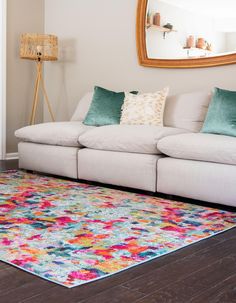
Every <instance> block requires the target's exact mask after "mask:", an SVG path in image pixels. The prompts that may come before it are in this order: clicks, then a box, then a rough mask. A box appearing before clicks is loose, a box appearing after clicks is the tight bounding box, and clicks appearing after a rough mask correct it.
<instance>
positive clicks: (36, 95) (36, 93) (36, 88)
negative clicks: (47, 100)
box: [30, 62, 40, 125]
mask: <svg viewBox="0 0 236 303" xmlns="http://www.w3.org/2000/svg"><path fill="white" fill-rule="evenodd" d="M39 63H40V62H38V63H37V76H36V80H35V86H34V100H33V107H32V112H31V116H30V124H31V125H32V124H33V123H34V118H35V113H36V107H37V102H38V91H39V83H40V65H39Z"/></svg>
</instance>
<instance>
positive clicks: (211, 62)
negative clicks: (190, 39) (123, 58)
mask: <svg viewBox="0 0 236 303" xmlns="http://www.w3.org/2000/svg"><path fill="white" fill-rule="evenodd" d="M147 4H148V0H138V5H137V16H136V42H137V53H138V59H139V64H140V65H142V66H147V67H160V68H196V67H210V66H220V65H227V64H234V63H236V53H235V54H228V55H219V56H214V57H206V58H194V59H151V58H148V56H147V48H146V32H145V23H146V10H147Z"/></svg>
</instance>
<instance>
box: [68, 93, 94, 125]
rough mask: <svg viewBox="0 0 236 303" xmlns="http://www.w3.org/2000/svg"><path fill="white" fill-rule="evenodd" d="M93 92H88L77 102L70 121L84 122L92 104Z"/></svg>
mask: <svg viewBox="0 0 236 303" xmlns="http://www.w3.org/2000/svg"><path fill="white" fill-rule="evenodd" d="M92 98H93V92H89V93H87V94H86V95H84V96H83V97H82V99H81V100H80V101H79V103H78V105H77V108H76V110H75V112H74V114H73V116H72V118H71V121H84V119H85V117H86V115H87V112H88V110H89V107H90V104H91V102H92Z"/></svg>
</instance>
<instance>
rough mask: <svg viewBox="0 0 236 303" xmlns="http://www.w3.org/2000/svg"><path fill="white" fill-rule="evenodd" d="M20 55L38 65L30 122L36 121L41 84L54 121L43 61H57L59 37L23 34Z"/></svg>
mask: <svg viewBox="0 0 236 303" xmlns="http://www.w3.org/2000/svg"><path fill="white" fill-rule="evenodd" d="M20 57H21V58H22V59H29V60H34V61H35V62H36V65H37V76H36V80H35V87H34V99H33V107H32V112H31V116H30V124H34V123H35V115H36V110H37V106H38V99H39V98H38V97H39V87H40V84H41V88H42V92H43V95H44V98H45V101H46V103H47V107H48V110H49V113H50V116H51V119H52V121H55V118H54V115H53V112H52V108H51V104H50V102H49V99H48V96H47V93H46V89H45V84H44V79H43V74H42V66H43V61H56V60H57V58H58V38H57V37H56V36H54V35H43V34H23V35H21V43H20Z"/></svg>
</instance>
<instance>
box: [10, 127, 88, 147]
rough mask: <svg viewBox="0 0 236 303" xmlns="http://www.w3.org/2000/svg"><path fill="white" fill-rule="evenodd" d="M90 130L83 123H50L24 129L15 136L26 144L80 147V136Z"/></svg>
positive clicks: (19, 130)
mask: <svg viewBox="0 0 236 303" xmlns="http://www.w3.org/2000/svg"><path fill="white" fill-rule="evenodd" d="M90 129H93V127H91V126H86V125H83V124H82V123H81V122H50V123H42V124H37V125H31V126H26V127H23V128H21V129H18V130H17V131H16V132H15V136H16V137H17V138H18V139H20V140H21V141H26V142H34V143H41V144H49V145H61V146H74V147H78V146H79V143H78V137H79V135H81V134H83V133H84V132H85V131H87V130H90Z"/></svg>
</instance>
